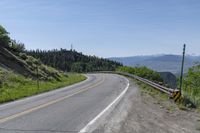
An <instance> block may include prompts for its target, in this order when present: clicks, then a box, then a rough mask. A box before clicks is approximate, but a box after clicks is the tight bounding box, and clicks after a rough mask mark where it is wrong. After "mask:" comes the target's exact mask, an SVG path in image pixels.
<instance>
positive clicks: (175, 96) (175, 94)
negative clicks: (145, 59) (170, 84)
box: [100, 71, 181, 101]
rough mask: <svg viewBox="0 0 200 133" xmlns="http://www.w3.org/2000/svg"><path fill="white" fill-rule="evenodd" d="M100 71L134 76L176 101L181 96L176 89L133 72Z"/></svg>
mask: <svg viewBox="0 0 200 133" xmlns="http://www.w3.org/2000/svg"><path fill="white" fill-rule="evenodd" d="M100 73H113V74H120V75H124V76H128V77H131V78H134V79H137V80H139V81H141V82H143V83H145V84H148V85H150V86H152V87H153V88H155V89H157V90H159V91H161V92H163V93H166V94H168V95H169V97H171V98H173V99H174V101H177V100H178V99H180V97H181V93H180V91H179V90H178V89H172V88H167V87H165V86H162V85H159V84H157V83H154V82H152V81H150V80H148V79H145V78H141V77H139V76H136V75H133V74H130V73H126V72H114V71H102V72H100Z"/></svg>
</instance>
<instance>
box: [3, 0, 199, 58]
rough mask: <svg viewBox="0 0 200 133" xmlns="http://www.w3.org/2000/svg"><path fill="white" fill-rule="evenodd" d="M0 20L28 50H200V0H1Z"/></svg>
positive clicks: (110, 53)
mask: <svg viewBox="0 0 200 133" xmlns="http://www.w3.org/2000/svg"><path fill="white" fill-rule="evenodd" d="M0 25H2V26H3V27H5V28H6V29H7V31H8V32H9V33H10V36H11V37H12V38H13V39H16V40H18V41H20V42H23V43H24V44H25V46H26V48H27V49H37V48H39V49H55V48H57V49H60V48H66V49H70V47H71V44H73V47H74V49H76V50H77V51H79V52H82V53H84V54H88V55H96V56H100V57H125V56H135V55H156V54H181V53H182V47H183V44H184V43H185V44H186V45H187V48H186V53H187V54H192V55H200V0H1V1H0Z"/></svg>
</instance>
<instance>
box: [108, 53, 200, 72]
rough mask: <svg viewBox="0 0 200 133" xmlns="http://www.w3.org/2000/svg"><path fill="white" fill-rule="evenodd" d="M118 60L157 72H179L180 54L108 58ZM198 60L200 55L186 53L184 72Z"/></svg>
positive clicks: (127, 64)
mask: <svg viewBox="0 0 200 133" xmlns="http://www.w3.org/2000/svg"><path fill="white" fill-rule="evenodd" d="M109 59H111V60H113V61H118V62H120V63H122V64H123V65H126V66H146V67H148V68H150V69H153V70H155V71H158V72H171V73H173V74H179V73H180V68H181V61H182V56H180V55H171V54H169V55H150V56H132V57H113V58H109ZM199 61H200V56H191V55H187V56H186V58H185V64H184V72H187V70H188V68H190V67H192V66H193V65H195V63H196V62H199Z"/></svg>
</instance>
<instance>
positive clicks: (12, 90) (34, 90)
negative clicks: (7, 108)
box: [0, 25, 86, 103]
mask: <svg viewBox="0 0 200 133" xmlns="http://www.w3.org/2000/svg"><path fill="white" fill-rule="evenodd" d="M56 60H59V59H56ZM85 79H86V77H85V76H84V75H81V74H76V73H68V74H66V73H64V72H63V71H60V70H57V69H55V68H53V67H51V66H47V65H45V64H43V63H42V61H41V60H40V59H37V58H34V57H33V56H31V55H28V54H27V53H26V49H25V45H24V44H23V43H21V42H18V41H16V40H13V39H11V38H10V37H9V33H8V32H7V31H6V29H5V28H4V27H2V26H1V25H0V103H4V102H8V101H14V100H17V99H20V98H23V97H28V96H32V95H36V94H39V93H42V92H46V91H50V90H53V89H57V88H60V87H64V86H68V85H71V84H74V83H77V82H80V81H83V80H85ZM38 82H39V85H38Z"/></svg>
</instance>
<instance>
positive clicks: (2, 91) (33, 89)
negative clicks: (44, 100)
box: [0, 71, 86, 103]
mask: <svg viewBox="0 0 200 133" xmlns="http://www.w3.org/2000/svg"><path fill="white" fill-rule="evenodd" d="M0 79H1V83H0V103H5V102H9V101H14V100H17V99H20V98H24V97H28V96H32V95H36V94H39V93H43V92H47V91H50V90H54V89H57V88H61V87H64V86H69V85H72V84H74V83H77V82H80V81H83V80H85V79H86V77H85V76H84V75H81V74H75V73H70V74H67V75H64V74H61V75H60V78H59V80H55V79H52V80H51V81H40V82H39V89H38V87H37V81H36V80H32V79H30V78H25V77H24V76H21V75H17V74H14V73H13V72H8V71H7V72H5V71H4V72H3V71H1V73H0Z"/></svg>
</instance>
